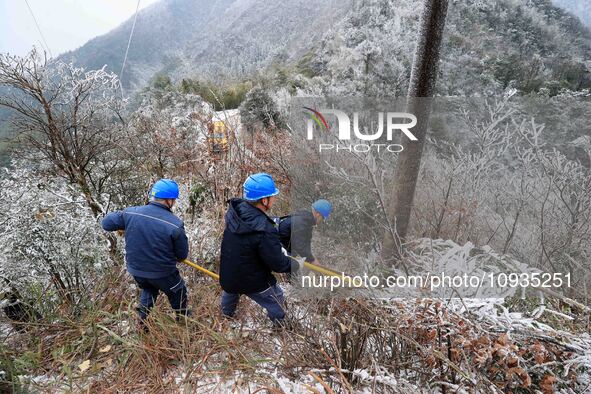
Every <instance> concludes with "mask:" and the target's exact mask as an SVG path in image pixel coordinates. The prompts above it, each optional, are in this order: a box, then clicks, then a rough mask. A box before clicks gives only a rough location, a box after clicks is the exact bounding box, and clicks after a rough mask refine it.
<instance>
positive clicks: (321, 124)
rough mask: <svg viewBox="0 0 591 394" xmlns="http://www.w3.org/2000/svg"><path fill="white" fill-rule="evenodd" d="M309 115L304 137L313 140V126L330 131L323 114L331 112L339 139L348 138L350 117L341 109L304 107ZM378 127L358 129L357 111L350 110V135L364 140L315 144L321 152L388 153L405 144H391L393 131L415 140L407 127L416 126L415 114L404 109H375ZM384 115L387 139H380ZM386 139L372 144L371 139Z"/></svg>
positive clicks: (397, 149)
mask: <svg viewBox="0 0 591 394" xmlns="http://www.w3.org/2000/svg"><path fill="white" fill-rule="evenodd" d="M303 108H304V109H305V110H306V111H307V112H308V114H309V115H310V118H309V119H308V120H307V122H306V131H307V133H306V138H307V139H308V140H313V139H314V129H315V128H316V126H317V128H319V129H320V130H321V131H323V132H330V131H331V130H330V126H329V124H328V122H327V121H326V118H325V115H332V116H334V117H335V118H336V120H337V125H338V135H337V136H338V139H339V140H340V141H345V142H346V141H351V119H350V118H349V115H347V114H346V113H345V112H344V111H341V110H337V109H323V110H315V109H313V108H310V107H303ZM377 115H378V122H377V123H378V124H377V130H375V131H374V130H371V131H369V130H367V129H366V130H360V128H359V113H358V112H353V122H352V123H353V135H354V137H355V138H356V139H359V140H361V141H367V143H359V144H349V145H346V144H345V145H340V144H326V143H321V144H319V146H318V149H319V151H320V152H323V151H331V150H332V151H336V152H339V151H348V152H359V153H363V152H369V151H370V150H377V151H378V152H380V151H382V150H385V151H387V152H391V153H398V152H401V151H402V150H404V146H402V145H400V144H392V143H390V142H392V140H393V136H394V132H402V134H403V135H404V136H406V137H407V138H408V139H409V140H410V141H417V140H418V139H417V137H416V136H415V135H414V134H413V133H412V132H411V130H410V129H412V128H413V127H415V126H416V125H417V117H416V116H415V115H413V114H410V113H406V112H386V113H384V112H378V114H377ZM384 118H385V119H386V121H385V123H386V127H385V129H386V138H385V140H384V139H383V137H382V136H383V134H384ZM378 140H380V141H385V142H388V143H384V142H381V143H373V142H374V141H378Z"/></svg>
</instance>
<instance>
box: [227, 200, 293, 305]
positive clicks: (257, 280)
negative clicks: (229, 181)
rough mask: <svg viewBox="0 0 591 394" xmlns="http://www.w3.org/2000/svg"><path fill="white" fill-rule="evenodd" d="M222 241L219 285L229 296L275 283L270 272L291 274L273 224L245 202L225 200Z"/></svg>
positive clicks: (258, 210)
mask: <svg viewBox="0 0 591 394" xmlns="http://www.w3.org/2000/svg"><path fill="white" fill-rule="evenodd" d="M228 204H229V206H228V211H227V212H226V218H225V219H226V229H225V230H224V236H223V239H222V251H221V258H220V284H221V286H222V289H224V290H225V291H226V292H228V293H233V294H249V293H258V292H261V291H264V290H266V289H267V288H268V287H269V286H272V285H274V284H276V283H277V280H276V279H275V277H274V276H273V274H272V273H271V272H291V263H292V261H291V259H290V258H289V257H287V256H285V255H284V254H283V252H282V251H281V242H280V241H279V235H278V233H277V229H276V228H275V223H274V222H273V220H271V218H269V217H268V216H267V215H266V214H265V213H264V212H263V211H261V210H260V209H258V208H256V207H254V206H252V205H251V204H249V203H248V202H246V201H245V200H242V199H239V198H234V199H231V200H230V201H228Z"/></svg>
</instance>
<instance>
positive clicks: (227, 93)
mask: <svg viewBox="0 0 591 394" xmlns="http://www.w3.org/2000/svg"><path fill="white" fill-rule="evenodd" d="M251 88H252V83H251V82H250V81H244V82H239V83H235V84H228V85H216V84H214V83H212V82H203V81H199V80H196V79H191V78H184V79H183V80H182V81H181V83H180V85H179V90H180V92H181V93H184V94H197V95H199V96H201V97H202V98H203V99H204V100H205V101H207V102H208V103H210V104H212V105H213V106H214V109H215V110H216V111H220V110H222V109H235V108H238V107H239V106H240V104H241V103H242V101H244V98H245V97H246V93H248V91H249V90H250V89H251Z"/></svg>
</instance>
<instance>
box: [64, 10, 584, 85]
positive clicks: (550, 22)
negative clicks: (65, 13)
mask: <svg viewBox="0 0 591 394" xmlns="http://www.w3.org/2000/svg"><path fill="white" fill-rule="evenodd" d="M562 1H566V0H562ZM417 3H418V2H416V1H413V0H339V1H337V0H330V1H327V0H290V1H285V2H270V1H266V0H216V1H209V0H161V1H160V2H158V3H156V4H154V5H152V6H151V7H148V8H146V9H144V10H142V11H141V12H140V13H139V16H138V19H137V25H136V28H135V33H134V35H133V40H132V43H131V48H130V52H129V57H128V62H127V65H126V69H125V72H124V76H123V81H124V85H126V86H128V87H141V86H143V85H144V84H145V83H146V82H147V81H149V80H150V78H151V77H153V76H154V74H155V73H157V72H162V73H166V74H168V75H169V76H170V77H171V78H172V79H173V81H178V80H179V79H181V78H186V77H191V78H196V79H199V80H212V81H214V82H216V83H220V82H223V81H224V80H227V79H228V78H229V79H246V78H249V77H251V76H252V74H253V73H258V72H267V71H269V70H273V71H272V72H273V73H274V72H276V71H277V70H278V69H281V70H282V73H283V74H284V75H282V77H285V76H286V77H287V80H288V82H290V83H291V84H292V85H296V86H299V85H301V84H300V82H298V81H297V77H298V75H301V76H304V77H306V78H317V80H316V81H312V83H311V84H310V83H308V84H307V85H308V86H307V87H308V88H309V87H310V86H314V87H323V86H331V87H334V88H335V90H333V93H334V92H336V93H340V92H351V91H354V92H357V93H365V94H371V95H385V94H390V95H393V94H399V93H400V92H403V91H404V89H405V83H406V81H407V80H408V74H409V68H410V67H409V65H410V62H411V61H412V52H413V48H414V42H415V37H416V27H417V22H418V15H419V12H420V7H417ZM132 22H133V19H130V20H128V21H127V22H125V23H123V24H122V25H121V26H119V27H118V28H116V29H115V30H113V31H111V32H109V33H107V34H105V35H104V36H100V37H97V38H95V39H93V40H91V41H89V42H88V43H87V44H85V45H84V46H82V47H81V48H79V49H77V50H75V51H72V52H69V53H67V54H65V55H63V57H64V58H66V59H74V60H75V61H76V62H77V63H79V64H82V65H84V66H86V67H90V68H98V67H102V66H103V65H105V64H106V65H107V66H108V68H109V69H111V70H112V71H114V72H117V73H119V71H120V69H121V64H122V61H123V57H124V54H125V48H126V46H127V41H128V39H129V33H130V31H131V26H132ZM590 37H591V36H590V33H589V30H588V29H586V28H585V27H584V26H583V25H582V23H581V22H580V21H579V20H578V19H577V18H576V17H574V16H572V15H571V14H569V13H567V12H566V11H563V10H562V9H560V8H558V7H556V6H555V5H553V4H552V2H551V0H498V1H495V2H486V1H477V0H458V1H453V2H450V8H449V12H448V18H447V23H446V31H445V39H444V44H443V54H442V67H441V74H442V78H440V81H441V83H440V87H439V90H440V93H441V94H446V95H449V94H451V95H462V94H468V95H473V94H495V93H497V92H498V91H502V90H504V89H506V88H509V87H515V88H517V89H519V90H521V91H523V92H526V93H527V92H531V91H538V90H540V89H548V91H550V93H553V92H557V91H559V90H560V89H565V88H566V89H571V90H579V89H583V88H586V87H590V86H591V78H590V74H589V68H590V66H589V65H590V64H591V49H590V42H591V38H590ZM285 74H287V75H285ZM293 77H296V81H295V82H294V81H293V80H291V81H289V79H290V78H293ZM283 79H286V78H283ZM304 85H306V84H305V83H304Z"/></svg>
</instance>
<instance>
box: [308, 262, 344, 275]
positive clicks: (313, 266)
mask: <svg viewBox="0 0 591 394" xmlns="http://www.w3.org/2000/svg"><path fill="white" fill-rule="evenodd" d="M304 267H306V268H308V269H310V270H312V271H316V272H318V273H320V274H323V275H327V276H346V275H343V274H342V273H341V274H339V273H337V272H335V271H332V270H329V269H327V268H324V267H321V266H319V265H316V264H312V263H309V262H307V261H306V262H304Z"/></svg>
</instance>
